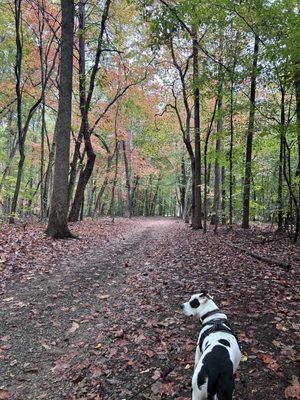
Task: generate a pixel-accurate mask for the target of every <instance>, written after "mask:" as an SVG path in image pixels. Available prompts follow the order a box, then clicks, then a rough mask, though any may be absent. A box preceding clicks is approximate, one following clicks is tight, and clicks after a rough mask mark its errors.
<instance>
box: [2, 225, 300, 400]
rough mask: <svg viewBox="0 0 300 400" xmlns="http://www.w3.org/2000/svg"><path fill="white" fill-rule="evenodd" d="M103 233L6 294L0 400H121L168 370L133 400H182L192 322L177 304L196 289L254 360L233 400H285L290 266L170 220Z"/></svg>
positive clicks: (292, 328)
mask: <svg viewBox="0 0 300 400" xmlns="http://www.w3.org/2000/svg"><path fill="white" fill-rule="evenodd" d="M118 225H119V228H120V229H118ZM100 226H101V225H100ZM106 229H108V236H107V237H104V238H103V239H102V240H100V242H98V243H97V244H96V245H95V244H93V243H91V244H90V247H89V248H88V249H86V250H85V251H81V252H75V251H73V252H71V253H70V251H69V252H67V254H66V255H65V257H63V258H62V259H61V260H60V262H59V263H58V264H57V265H56V266H55V267H53V268H51V269H49V270H46V271H42V270H41V271H37V272H36V273H34V274H33V273H32V270H28V271H24V273H23V274H22V275H21V276H20V278H18V276H17V277H15V278H14V279H13V280H12V281H11V282H8V283H7V284H6V285H5V291H4V292H2V293H1V294H2V296H1V297H0V319H1V325H0V361H1V364H0V399H14V400H21V399H22V400H27V399H28V400H29V399H30V400H31V399H32V400H33V399H34V400H38V399H49V400H59V399H69V400H72V399H82V400H84V399H105V400H108V399H112V400H121V399H123V398H126V399H128V398H129V397H130V395H132V394H133V393H136V392H138V391H140V390H141V389H142V388H143V385H148V384H151V382H152V381H153V380H155V378H157V377H158V376H159V374H160V372H161V371H163V370H165V369H166V368H168V367H169V366H173V367H175V369H174V371H173V372H172V373H171V374H170V375H169V377H168V378H167V379H166V380H165V381H160V380H159V381H157V382H156V383H154V384H153V385H150V387H149V388H148V389H147V390H145V391H144V392H143V393H140V394H139V395H137V396H136V397H135V399H141V400H142V399H178V400H179V399H180V400H187V399H190V381H191V375H192V368H193V358H194V345H195V340H196V337H197V333H198V329H199V323H198V322H195V321H192V320H189V319H186V318H185V317H183V316H182V315H181V313H180V311H179V304H180V303H181V302H182V301H184V300H186V298H187V296H188V295H189V294H191V293H193V292H197V291H199V289H201V288H202V287H207V288H209V289H210V290H211V292H212V293H213V294H214V295H215V297H216V300H217V302H218V304H219V305H220V307H222V308H223V309H225V310H226V312H227V313H228V315H229V316H230V320H231V322H232V323H233V325H234V327H235V330H236V332H237V333H238V335H239V337H240V339H241V343H242V349H243V350H244V351H245V350H246V351H247V353H248V355H250V357H249V358H248V360H247V362H245V363H242V364H241V368H240V372H239V376H238V379H237V390H236V396H235V398H236V399H243V400H248V399H249V400H250V399H256V400H263V399H264V400H267V399H275V400H277V399H278V400H279V399H282V398H283V397H284V395H283V393H284V388H285V387H286V386H288V385H289V380H290V379H291V378H292V375H293V374H295V365H294V358H295V349H294V343H295V340H296V334H297V329H298V328H297V325H296V316H295V314H296V310H297V303H296V292H295V289H294V285H293V280H294V277H295V276H294V273H295V271H294V269H293V268H292V270H291V271H290V272H288V273H287V272H285V271H283V270H282V269H280V268H278V267H274V266H268V265H265V264H263V263H261V262H257V261H253V260H252V259H249V258H247V257H245V256H244V255H241V254H234V252H233V251H232V249H230V248H228V247H226V246H224V245H223V246H221V242H220V239H219V237H215V236H213V235H212V234H207V235H203V233H202V232H201V231H198V232H195V231H192V230H191V229H190V228H189V227H188V226H187V225H185V224H183V223H182V222H180V221H178V220H173V219H157V218H153V219H133V220H132V221H130V222H128V221H126V222H124V220H118V219H117V220H116V222H115V224H114V227H113V226H112V227H111V228H110V227H108V228H107V226H106ZM110 230H111V231H110ZM109 233H110V234H111V235H109ZM273 251H274V249H273ZM279 254H280V253H279ZM281 255H282V254H281ZM283 290H284V291H285V295H286V296H287V297H288V298H289V304H287V305H285V304H282V302H281V301H280V297H279V295H280V293H282V291H283ZM279 314H280V315H279ZM287 322H288V323H287ZM298 331H299V330H298ZM287 365H288V370H287ZM270 385H271V386H272V393H270V390H269V389H270ZM1 393H2V394H1ZM1 396H2V397H1Z"/></svg>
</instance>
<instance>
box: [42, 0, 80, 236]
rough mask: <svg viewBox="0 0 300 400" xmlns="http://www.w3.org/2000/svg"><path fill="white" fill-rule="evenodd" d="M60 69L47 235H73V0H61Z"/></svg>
mask: <svg viewBox="0 0 300 400" xmlns="http://www.w3.org/2000/svg"><path fill="white" fill-rule="evenodd" d="M61 10H62V23H61V24H62V30H61V70H60V85H59V104H58V114H57V120H56V126H55V130H56V134H55V140H56V154H55V166H54V183H53V192H52V198H51V209H50V216H49V222H48V227H47V231H46V232H47V234H48V235H50V236H52V237H55V238H68V237H72V234H71V232H70V231H69V228H68V222H67V216H68V173H69V159H70V133H71V118H72V81H73V45H74V0H61Z"/></svg>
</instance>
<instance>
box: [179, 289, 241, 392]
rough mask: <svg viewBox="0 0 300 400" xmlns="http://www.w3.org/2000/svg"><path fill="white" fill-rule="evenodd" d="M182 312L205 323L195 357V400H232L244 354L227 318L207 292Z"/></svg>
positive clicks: (194, 298) (195, 295)
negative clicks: (242, 354) (236, 376)
mask: <svg viewBox="0 0 300 400" xmlns="http://www.w3.org/2000/svg"><path fill="white" fill-rule="evenodd" d="M181 308H182V310H183V313H184V314H185V315H187V316H191V315H194V316H196V317H198V318H200V321H201V323H202V327H201V330H200V334H199V338H198V342H197V348H196V355H195V370H194V375H193V381H192V385H193V395H192V400H216V399H217V400H231V399H232V394H233V390H234V373H235V371H236V370H237V368H238V365H239V362H240V359H241V352H240V348H239V345H238V342H237V339H236V337H235V335H234V333H233V331H232V329H231V327H230V325H229V322H228V320H227V317H226V315H225V314H224V313H222V312H221V311H220V310H219V308H218V307H217V305H216V304H215V302H214V301H213V299H212V297H211V296H210V295H209V294H208V293H207V291H205V290H203V291H202V292H201V293H199V294H194V295H192V296H191V298H190V300H189V301H188V302H186V303H184V304H182V305H181Z"/></svg>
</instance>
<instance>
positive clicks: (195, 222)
mask: <svg viewBox="0 0 300 400" xmlns="http://www.w3.org/2000/svg"><path fill="white" fill-rule="evenodd" d="M193 36H194V37H193V85H194V126H195V172H194V185H193V186H194V187H193V189H194V210H193V211H194V213H193V219H192V227H193V229H202V215H201V146H200V91H199V48H198V35H197V32H196V29H194V31H193Z"/></svg>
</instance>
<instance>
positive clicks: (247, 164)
mask: <svg viewBox="0 0 300 400" xmlns="http://www.w3.org/2000/svg"><path fill="white" fill-rule="evenodd" d="M258 43H259V38H258V36H257V35H255V40H254V52H253V64H252V74H251V89H250V113H249V123H248V132H247V145H246V158H245V178H244V194H243V223H242V228H244V229H249V214H250V182H251V162H252V142H253V134H254V121H255V98H256V77H257V60H258Z"/></svg>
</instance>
